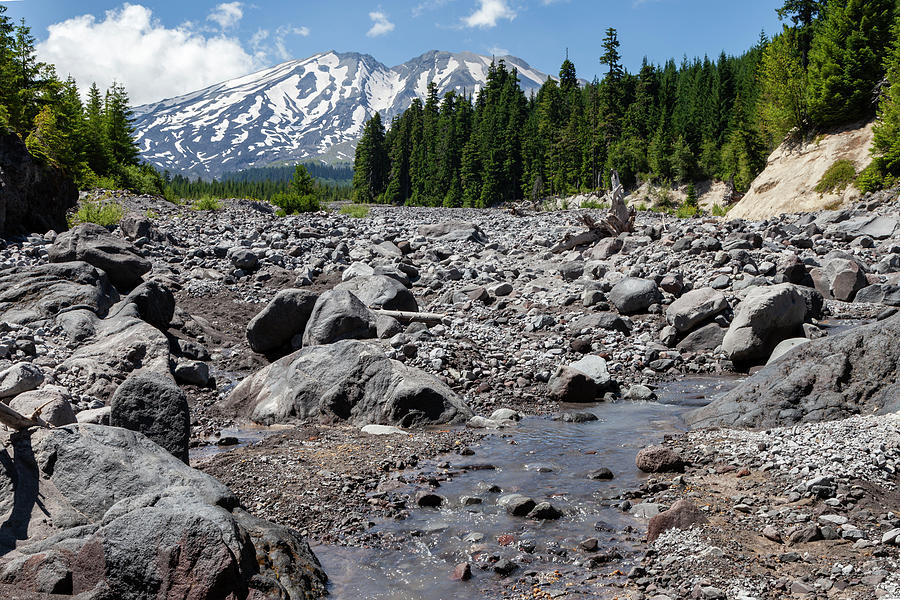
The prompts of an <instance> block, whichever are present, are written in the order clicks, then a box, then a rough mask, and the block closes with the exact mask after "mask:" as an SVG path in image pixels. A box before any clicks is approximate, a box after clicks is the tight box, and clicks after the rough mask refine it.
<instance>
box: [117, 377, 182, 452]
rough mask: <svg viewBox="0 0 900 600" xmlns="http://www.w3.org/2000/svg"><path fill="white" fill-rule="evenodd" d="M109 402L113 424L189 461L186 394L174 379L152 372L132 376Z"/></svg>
mask: <svg viewBox="0 0 900 600" xmlns="http://www.w3.org/2000/svg"><path fill="white" fill-rule="evenodd" d="M110 404H111V408H112V411H111V413H110V417H109V419H110V421H109V422H110V425H112V426H113V427H124V428H125V429H130V430H132V431H139V432H140V433H143V434H144V435H146V436H147V437H148V438H150V439H151V440H153V441H154V442H156V443H157V444H159V445H160V446H162V447H163V448H165V449H166V450H168V451H169V452H171V453H172V454H173V455H174V456H176V457H177V458H179V459H181V460H183V461H184V462H185V463H186V462H188V440H189V438H190V435H191V418H190V413H189V410H188V402H187V396H185V395H184V392H182V391H181V389H180V388H179V387H178V386H177V385H175V382H174V381H172V379H171V378H169V377H166V376H165V375H161V374H159V373H149V372H143V373H137V374H135V375H132V376H131V377H129V378H128V379H126V380H125V381H124V382H122V384H121V385H120V386H119V387H118V389H117V390H116V393H115V394H113V397H112V401H111V403H110Z"/></svg>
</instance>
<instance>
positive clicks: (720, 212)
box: [712, 204, 731, 217]
mask: <svg viewBox="0 0 900 600" xmlns="http://www.w3.org/2000/svg"><path fill="white" fill-rule="evenodd" d="M729 208H731V207H729ZM727 214H728V208H722V206H721V205H719V204H713V206H712V216H714V217H724V216H725V215H727Z"/></svg>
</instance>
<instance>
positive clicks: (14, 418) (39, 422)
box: [0, 402, 49, 431]
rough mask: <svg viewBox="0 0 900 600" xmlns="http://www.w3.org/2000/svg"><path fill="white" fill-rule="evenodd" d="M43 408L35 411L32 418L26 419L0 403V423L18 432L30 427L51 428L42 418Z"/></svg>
mask: <svg viewBox="0 0 900 600" xmlns="http://www.w3.org/2000/svg"><path fill="white" fill-rule="evenodd" d="M45 406H46V405H45ZM41 408H43V406H42V407H41ZM41 408H39V409H37V410H36V411H34V414H33V415H31V416H30V417H26V416H24V415H21V414H19V413H18V412H16V411H14V410H13V409H11V408H10V407H8V406H7V405H6V404H4V403H3V402H0V423H3V424H4V425H6V426H7V427H9V428H10V429H15V430H16V431H21V430H22V429H28V428H29V427H49V425H48V424H47V422H46V421H44V420H43V419H42V418H41V417H40V412H41Z"/></svg>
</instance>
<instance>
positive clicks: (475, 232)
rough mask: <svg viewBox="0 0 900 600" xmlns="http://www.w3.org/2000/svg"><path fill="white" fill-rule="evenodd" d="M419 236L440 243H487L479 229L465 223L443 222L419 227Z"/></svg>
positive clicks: (485, 237) (476, 226) (472, 224)
mask: <svg viewBox="0 0 900 600" xmlns="http://www.w3.org/2000/svg"><path fill="white" fill-rule="evenodd" d="M419 235H421V236H422V237H425V238H428V239H430V240H437V241H441V242H477V243H479V244H486V243H487V236H486V235H485V234H484V232H483V231H482V230H481V228H480V227H478V225H475V224H474V223H468V222H466V221H444V222H443V223H435V224H433V225H419Z"/></svg>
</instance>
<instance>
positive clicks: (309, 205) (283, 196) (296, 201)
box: [269, 192, 322, 215]
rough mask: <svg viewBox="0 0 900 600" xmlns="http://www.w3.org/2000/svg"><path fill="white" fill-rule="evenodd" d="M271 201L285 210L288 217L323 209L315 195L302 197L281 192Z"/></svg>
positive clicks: (274, 195) (273, 196)
mask: <svg viewBox="0 0 900 600" xmlns="http://www.w3.org/2000/svg"><path fill="white" fill-rule="evenodd" d="M269 201H270V202H271V203H272V204H274V205H275V206H277V207H278V208H280V209H281V210H283V211H284V214H286V215H293V214H296V213H305V212H315V211H317V210H321V208H322V207H321V205H320V204H319V199H318V198H317V197H316V195H315V194H303V195H300V194H295V193H292V192H279V193H277V194H273V195H272V198H271V199H270V200H269Z"/></svg>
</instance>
